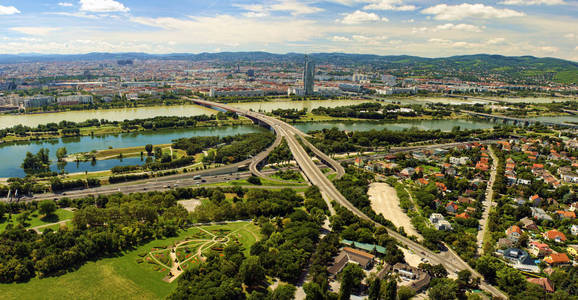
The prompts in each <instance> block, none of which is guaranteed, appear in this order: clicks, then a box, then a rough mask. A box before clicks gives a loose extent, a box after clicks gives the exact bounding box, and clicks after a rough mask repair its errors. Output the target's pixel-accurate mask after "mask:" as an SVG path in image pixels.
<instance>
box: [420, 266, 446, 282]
mask: <svg viewBox="0 0 578 300" xmlns="http://www.w3.org/2000/svg"><path fill="white" fill-rule="evenodd" d="M418 267H419V269H421V270H423V271H424V272H426V273H428V274H429V275H430V276H431V277H434V278H444V277H447V276H448V271H447V270H446V268H445V267H444V266H443V265H441V264H437V265H435V266H434V265H430V264H425V263H421V264H419V266H418Z"/></svg>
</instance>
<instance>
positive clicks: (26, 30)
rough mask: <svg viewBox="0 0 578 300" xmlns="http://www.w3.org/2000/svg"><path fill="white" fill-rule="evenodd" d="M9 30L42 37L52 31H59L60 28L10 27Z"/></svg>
mask: <svg viewBox="0 0 578 300" xmlns="http://www.w3.org/2000/svg"><path fill="white" fill-rule="evenodd" d="M10 29H11V30H14V31H17V32H20V33H24V34H28V35H38V36H44V35H47V34H49V33H51V32H53V31H56V30H60V28H56V27H12V28H10Z"/></svg>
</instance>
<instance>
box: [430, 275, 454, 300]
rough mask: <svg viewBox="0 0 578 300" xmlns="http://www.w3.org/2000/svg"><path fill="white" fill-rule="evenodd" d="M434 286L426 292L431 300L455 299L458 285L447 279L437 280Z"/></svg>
mask: <svg viewBox="0 0 578 300" xmlns="http://www.w3.org/2000/svg"><path fill="white" fill-rule="evenodd" d="M434 284H435V285H434V286H432V287H430V288H429V290H428V296H429V298H430V299H432V300H453V299H456V298H457V292H458V285H457V283H456V282H455V281H453V280H451V279H448V278H438V279H436V280H435V281H434Z"/></svg>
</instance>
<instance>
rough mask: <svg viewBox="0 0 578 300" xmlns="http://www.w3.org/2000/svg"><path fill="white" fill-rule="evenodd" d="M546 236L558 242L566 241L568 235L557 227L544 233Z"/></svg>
mask: <svg viewBox="0 0 578 300" xmlns="http://www.w3.org/2000/svg"><path fill="white" fill-rule="evenodd" d="M544 237H545V238H546V239H548V240H550V241H554V242H556V243H563V242H565V241H566V235H564V234H563V233H562V232H560V231H558V230H556V229H552V230H550V231H546V232H545V233H544Z"/></svg>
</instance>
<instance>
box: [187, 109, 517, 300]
mask: <svg viewBox="0 0 578 300" xmlns="http://www.w3.org/2000/svg"><path fill="white" fill-rule="evenodd" d="M192 101H193V102H194V103H196V104H199V105H203V106H207V107H211V108H219V109H224V110H227V111H232V112H235V113H237V114H238V115H241V116H245V117H247V118H249V119H251V120H254V121H256V123H259V124H263V125H265V126H266V127H268V128H270V129H271V130H274V131H275V132H276V133H277V135H278V136H283V137H284V138H285V140H286V141H287V144H288V146H289V148H290V149H291V152H292V153H293V157H294V158H295V161H296V162H297V164H298V166H299V168H301V170H302V171H303V173H304V174H305V176H306V178H307V180H309V182H310V183H311V184H313V185H315V186H317V187H318V188H319V190H320V191H321V194H322V196H323V199H324V200H325V201H326V203H327V206H328V207H329V210H330V213H331V214H335V210H334V209H333V208H332V204H331V201H335V202H336V203H338V204H339V205H341V206H343V207H345V208H347V209H348V210H350V211H351V212H352V213H354V214H355V215H356V216H358V217H359V218H361V219H364V220H367V221H369V222H372V223H374V224H375V225H376V226H379V227H383V225H381V224H379V223H377V222H375V221H373V220H372V219H371V218H369V217H368V216H367V215H366V214H365V213H363V212H362V211H361V210H359V209H358V208H357V207H355V206H354V205H353V204H351V202H349V201H348V200H347V199H346V198H345V197H344V196H343V195H342V194H341V192H340V191H339V190H338V189H337V188H336V187H335V186H334V185H333V183H332V182H331V181H330V180H329V179H328V178H327V177H326V176H325V174H323V172H322V171H321V170H320V169H319V168H318V167H317V165H316V164H315V162H313V159H312V158H311V156H309V154H308V153H307V151H306V150H305V148H304V147H303V146H302V145H301V143H300V142H299V141H298V140H297V137H301V140H302V141H303V143H304V144H305V145H306V146H307V147H309V148H310V149H311V150H312V152H313V153H314V154H315V155H316V156H318V157H319V158H320V159H321V160H322V161H325V162H327V163H328V165H330V166H331V167H332V168H334V169H335V171H336V172H337V173H338V174H345V171H344V170H343V167H342V166H341V164H340V163H339V162H337V161H335V160H334V159H332V158H331V157H329V156H327V155H326V154H324V153H322V152H321V151H319V150H318V149H317V148H315V147H314V146H313V145H312V144H310V143H309V142H308V141H307V140H306V139H305V138H304V137H305V136H306V135H305V134H304V133H303V132H301V131H299V130H298V129H296V128H295V127H293V126H291V125H289V124H287V123H285V122H283V121H280V120H278V119H275V118H272V117H269V116H266V115H263V114H260V113H255V112H252V111H244V110H241V109H238V108H234V107H230V106H228V105H226V104H221V103H214V102H209V101H205V100H199V99H194V100H192ZM386 229H387V231H388V234H389V235H390V236H392V237H393V238H395V239H396V240H397V241H398V242H399V243H400V244H403V245H404V246H406V247H407V248H409V249H411V250H413V251H415V252H416V253H420V254H421V255H423V256H426V257H427V258H428V259H429V260H430V262H432V263H434V264H442V265H443V266H444V267H445V268H446V269H448V270H450V272H452V271H453V272H457V271H459V270H469V271H470V272H472V274H473V275H474V276H477V277H482V276H481V274H479V273H478V272H477V271H475V270H474V269H472V268H471V267H470V266H469V265H468V264H467V263H466V262H464V261H463V260H462V259H461V258H460V257H459V256H458V255H457V254H456V253H454V252H453V251H451V249H450V250H449V251H447V252H444V253H441V254H437V253H434V252H433V251H431V250H429V249H427V248H426V247H424V246H422V245H421V244H419V243H417V242H414V241H413V240H411V239H408V238H407V237H405V236H403V235H401V234H399V233H398V232H396V231H394V230H391V229H389V228H386ZM448 249H449V248H448ZM480 287H481V288H482V289H484V290H486V291H488V292H489V293H491V294H492V295H494V296H495V297H497V298H504V299H507V296H506V295H505V294H504V293H502V292H501V291H499V290H498V289H496V288H495V287H493V286H491V285H489V284H487V283H486V282H485V281H482V283H481V284H480Z"/></svg>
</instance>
